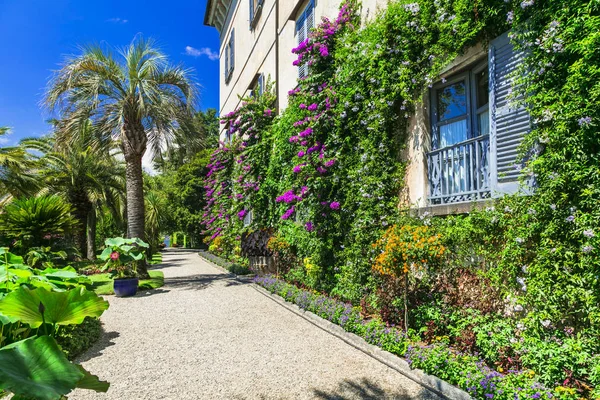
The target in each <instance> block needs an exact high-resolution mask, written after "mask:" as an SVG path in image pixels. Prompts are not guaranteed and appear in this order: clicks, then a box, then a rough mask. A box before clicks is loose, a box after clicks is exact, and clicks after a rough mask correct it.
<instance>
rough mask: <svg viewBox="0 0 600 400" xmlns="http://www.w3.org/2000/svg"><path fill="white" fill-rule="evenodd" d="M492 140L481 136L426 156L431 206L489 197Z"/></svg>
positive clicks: (487, 136)
mask: <svg viewBox="0 0 600 400" xmlns="http://www.w3.org/2000/svg"><path fill="white" fill-rule="evenodd" d="M489 156H490V138H489V135H483V136H478V137H475V138H472V139H469V140H465V141H464V142H460V143H457V144H455V145H452V146H449V147H444V148H441V149H437V150H434V151H432V152H430V153H428V154H427V166H428V175H429V203H430V204H432V205H433V204H448V203H458V202H464V201H474V200H479V199H484V198H489V197H490V165H489V158H490V157H489Z"/></svg>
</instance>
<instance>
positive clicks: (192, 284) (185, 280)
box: [164, 274, 246, 290]
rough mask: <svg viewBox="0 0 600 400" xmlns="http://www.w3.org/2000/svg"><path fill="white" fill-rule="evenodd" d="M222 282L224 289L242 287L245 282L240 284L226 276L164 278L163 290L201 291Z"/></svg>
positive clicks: (205, 275) (204, 275)
mask: <svg viewBox="0 0 600 400" xmlns="http://www.w3.org/2000/svg"><path fill="white" fill-rule="evenodd" d="M221 281H222V282H224V284H225V285H224V286H225V287H229V286H239V285H244V284H246V282H240V281H237V280H234V279H232V277H231V276H230V275H226V274H200V275H191V276H182V277H173V278H165V286H164V287H165V288H179V289H187V290H202V289H206V288H209V287H211V286H212V285H213V284H215V283H217V282H221Z"/></svg>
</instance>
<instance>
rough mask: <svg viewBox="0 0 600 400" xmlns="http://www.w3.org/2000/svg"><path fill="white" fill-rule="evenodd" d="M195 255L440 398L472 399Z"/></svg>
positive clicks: (241, 277) (454, 399)
mask: <svg viewBox="0 0 600 400" xmlns="http://www.w3.org/2000/svg"><path fill="white" fill-rule="evenodd" d="M198 255H199V256H200V257H201V258H202V259H203V260H205V261H207V262H209V263H210V264H211V265H214V266H216V267H217V268H218V269H220V270H221V271H223V272H226V273H227V274H228V275H229V276H231V277H232V278H234V279H236V280H238V281H241V282H245V283H252V288H253V289H254V290H256V291H257V292H259V293H260V294H262V295H264V296H266V297H268V298H269V299H271V300H272V301H274V302H276V303H278V304H279V305H280V306H282V307H285V308H286V309H288V310H289V311H291V312H293V313H294V314H296V315H298V316H299V317H301V318H303V319H304V320H306V321H308V322H310V323H311V324H313V325H314V326H316V327H318V328H320V329H322V330H324V331H325V332H327V333H329V334H331V335H333V336H335V337H337V338H338V339H341V340H343V341H344V342H345V343H346V344H349V345H350V346H352V347H354V348H356V349H357V350H360V351H362V352H363V353H365V354H366V355H368V356H370V357H372V358H374V359H375V360H377V361H379V362H380V363H382V364H384V365H386V366H388V367H389V368H392V369H393V370H395V371H396V372H398V373H400V374H402V375H404V376H405V377H406V378H408V379H410V380H412V381H413V382H416V383H418V384H419V385H421V386H423V387H424V388H425V389H427V390H429V391H430V392H432V393H434V394H436V395H438V396H440V397H441V398H443V399H450V400H470V399H472V397H471V396H469V394H468V393H467V392H465V391H464V390H461V389H459V388H457V387H456V386H454V385H451V384H449V383H448V382H446V381H443V380H441V379H440V378H437V377H435V376H433V375H428V374H426V373H424V372H423V371H421V370H419V369H411V368H410V366H409V365H408V362H407V361H406V360H404V359H403V358H400V357H398V356H396V355H394V354H392V353H389V352H387V351H385V350H382V349H381V348H379V347H377V346H375V345H372V344H369V343H367V342H366V341H365V340H364V339H363V338H361V337H360V336H358V335H355V334H354V333H350V332H346V331H345V330H344V328H342V327H341V326H339V325H336V324H334V323H333V322H330V321H327V320H326V319H323V318H321V317H319V316H318V315H316V314H314V313H312V312H310V311H307V310H303V309H301V308H300V307H298V306H297V305H296V304H293V303H290V302H288V301H286V300H285V299H284V298H283V297H281V296H279V295H276V294H273V293H271V292H269V291H268V290H266V289H264V288H263V287H262V286H260V285H257V284H255V283H253V282H252V278H250V277H249V276H237V275H235V274H232V273H230V272H229V271H227V270H226V269H225V268H223V267H221V266H218V265H217V264H215V263H214V262H212V261H210V260H208V259H206V258H204V257H202V255H201V254H200V253H199V254H198Z"/></svg>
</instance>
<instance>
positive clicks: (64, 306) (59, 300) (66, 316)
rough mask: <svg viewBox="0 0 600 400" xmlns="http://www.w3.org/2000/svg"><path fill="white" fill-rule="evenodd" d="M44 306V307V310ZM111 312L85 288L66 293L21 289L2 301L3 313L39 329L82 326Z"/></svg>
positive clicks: (0, 304)
mask: <svg viewBox="0 0 600 400" xmlns="http://www.w3.org/2000/svg"><path fill="white" fill-rule="evenodd" d="M42 306H43V307H42ZM107 308H108V302H107V301H106V300H103V299H102V298H101V297H98V295H97V294H96V293H94V292H91V291H89V290H86V289H85V288H83V287H79V288H74V289H71V290H68V291H66V292H53V291H49V290H46V289H45V288H37V289H34V290H30V289H27V288H23V287H22V288H19V289H18V290H15V291H14V292H12V293H9V294H8V295H7V296H6V297H4V298H3V299H2V300H0V313H1V314H3V315H4V316H6V317H9V318H18V319H19V320H20V321H21V322H24V323H26V324H29V325H30V326H31V327H32V328H37V327H39V326H40V325H41V324H42V323H43V319H42V310H43V311H44V318H45V321H46V323H50V324H58V325H74V324H81V323H82V322H83V320H84V318H85V317H99V316H100V315H102V313H103V312H104V310H106V309H107Z"/></svg>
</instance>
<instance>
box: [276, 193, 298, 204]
mask: <svg viewBox="0 0 600 400" xmlns="http://www.w3.org/2000/svg"><path fill="white" fill-rule="evenodd" d="M296 200H302V197H300V196H296V194H294V191H293V190H288V191H287V192H285V193H284V194H282V195H281V196H279V197H278V198H276V199H275V201H276V202H277V203H281V202H284V203H287V204H289V203H291V202H293V201H296Z"/></svg>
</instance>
